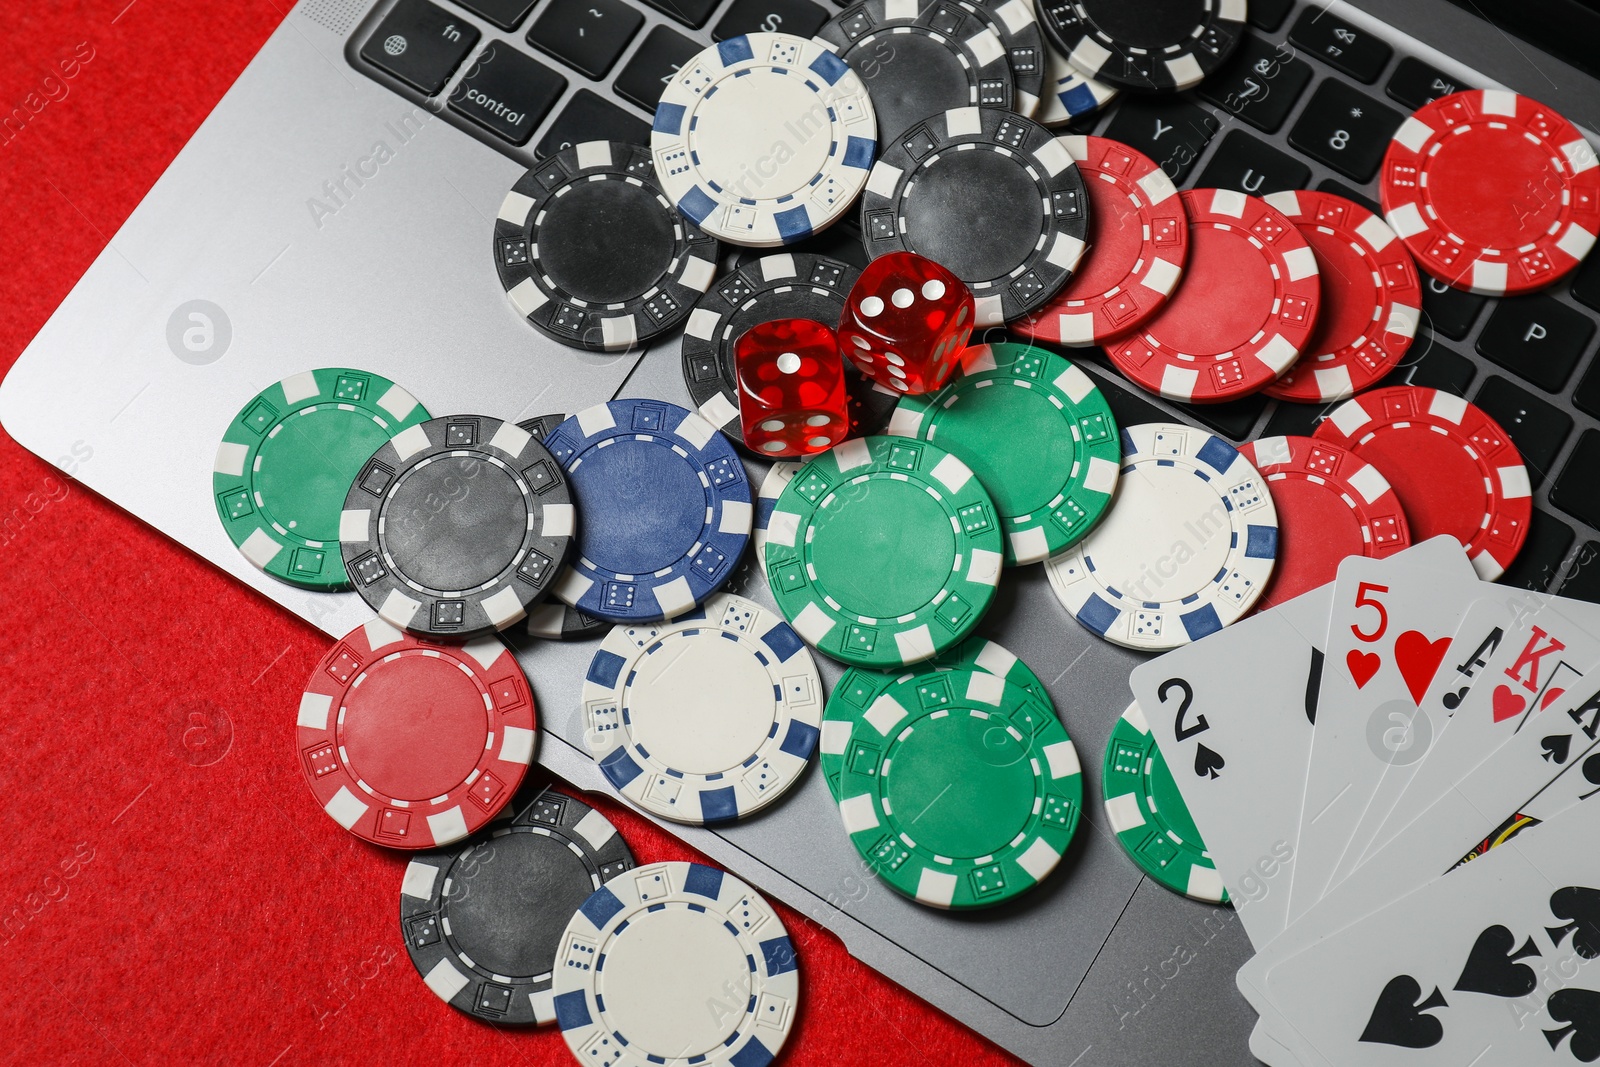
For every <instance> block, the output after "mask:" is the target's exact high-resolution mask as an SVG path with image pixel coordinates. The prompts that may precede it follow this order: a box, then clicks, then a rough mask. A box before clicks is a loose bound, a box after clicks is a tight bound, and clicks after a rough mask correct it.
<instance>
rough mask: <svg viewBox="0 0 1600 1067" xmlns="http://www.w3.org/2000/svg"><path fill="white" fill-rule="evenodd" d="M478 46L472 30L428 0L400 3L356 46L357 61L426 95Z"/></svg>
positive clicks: (412, 0)
mask: <svg viewBox="0 0 1600 1067" xmlns="http://www.w3.org/2000/svg"><path fill="white" fill-rule="evenodd" d="M477 43H478V29H477V27H475V26H473V25H472V24H471V23H470V22H467V21H465V20H463V19H459V18H456V17H455V16H453V15H451V14H450V12H448V11H446V10H445V9H444V8H442V7H439V6H438V5H436V4H430V3H428V0H400V2H399V3H398V4H396V5H394V10H393V11H390V12H389V14H388V16H387V17H386V18H385V19H384V20H383V21H382V22H380V23H378V28H377V29H376V30H373V31H372V36H371V37H368V38H367V43H366V44H364V45H362V46H361V58H362V59H364V60H366V61H367V62H368V63H371V64H372V65H373V66H375V67H381V68H382V69H383V70H386V71H388V72H389V73H390V74H392V75H394V76H395V77H396V78H399V79H400V80H401V81H403V82H405V83H406V84H407V85H409V86H411V87H412V88H413V89H416V90H418V91H420V92H423V93H426V94H427V95H429V96H432V95H433V94H434V93H436V92H438V91H439V90H440V89H442V88H444V83H445V82H447V81H449V80H450V75H451V74H452V73H453V72H454V71H455V69H456V68H457V67H458V66H460V65H461V61H462V60H463V59H465V58H466V57H467V53H468V52H470V51H472V46H473V45H475V44H477Z"/></svg>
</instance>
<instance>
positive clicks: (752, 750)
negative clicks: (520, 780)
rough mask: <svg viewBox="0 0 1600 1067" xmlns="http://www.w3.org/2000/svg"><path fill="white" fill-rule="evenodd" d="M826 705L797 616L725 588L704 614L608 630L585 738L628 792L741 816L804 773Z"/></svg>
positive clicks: (589, 690) (683, 818)
mask: <svg viewBox="0 0 1600 1067" xmlns="http://www.w3.org/2000/svg"><path fill="white" fill-rule="evenodd" d="M711 679H715V682H714V684H711V685H708V684H707V683H708V680H711ZM822 704H823V696H822V678H821V676H820V675H819V674H818V673H817V665H816V663H815V661H813V660H812V658H811V652H810V651H809V650H808V649H807V648H806V646H805V644H804V643H803V642H802V641H801V640H800V638H799V637H798V636H796V635H795V632H794V631H793V630H792V629H790V627H789V624H788V623H786V622H784V621H783V620H782V619H780V618H778V617H777V616H776V615H775V614H773V613H772V612H770V611H768V610H767V609H765V608H763V607H761V606H760V605H759V604H756V603H754V602H753V601H750V600H746V599H744V598H743V597H737V596H733V595H731V594H728V593H720V594H718V595H716V596H713V597H711V598H709V599H708V600H707V601H706V602H705V603H704V604H702V605H701V607H700V609H699V610H698V611H696V612H694V613H693V616H692V617H680V618H678V619H675V620H673V621H672V622H671V623H668V624H655V625H649V624H646V625H640V626H626V625H624V626H617V627H615V628H614V629H613V630H612V631H611V633H609V634H608V635H606V638H605V640H604V641H602V642H601V644H600V648H599V650H598V651H596V652H595V654H594V659H593V660H591V661H590V663H589V670H588V673H587V674H586V675H585V676H584V681H583V720H584V734H583V737H584V743H585V744H587V745H588V747H589V751H590V753H591V754H593V756H594V758H595V762H596V763H598V764H599V766H600V770H601V771H602V772H603V773H604V774H605V776H606V778H607V780H609V781H610V782H611V784H612V786H614V787H615V788H616V790H617V792H619V793H621V794H622V795H623V796H624V797H626V798H627V799H629V800H631V801H632V802H633V803H635V804H637V805H638V806H639V807H641V808H643V809H644V810H646V811H648V812H650V813H651V814H653V815H659V816H661V817H662V818H664V819H671V820H672V821H674V822H681V823H689V824H691V825H697V826H698V825H707V824H711V823H723V822H731V821H732V820H734V819H738V818H742V817H743V816H746V815H749V814H751V813H752V812H755V811H759V810H761V809H762V808H764V807H766V806H767V805H768V804H771V803H772V802H773V801H774V800H776V799H777V798H778V797H780V796H782V795H783V794H784V793H785V792H787V791H788V790H789V788H790V787H791V786H793V785H794V784H795V782H797V781H798V780H799V778H800V775H801V774H802V773H803V772H804V771H805V769H806V765H807V764H809V763H810V762H811V757H812V755H813V754H814V753H815V752H816V748H817V728H818V724H819V723H820V722H821V721H822Z"/></svg>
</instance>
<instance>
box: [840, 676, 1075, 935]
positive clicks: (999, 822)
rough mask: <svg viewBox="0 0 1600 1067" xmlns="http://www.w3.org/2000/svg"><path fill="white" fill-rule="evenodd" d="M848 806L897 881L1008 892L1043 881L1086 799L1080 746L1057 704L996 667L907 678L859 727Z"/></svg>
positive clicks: (964, 898) (945, 894) (980, 904)
mask: <svg viewBox="0 0 1600 1067" xmlns="http://www.w3.org/2000/svg"><path fill="white" fill-rule="evenodd" d="M839 797H840V800H839V816H840V818H841V819H842V820H843V822H844V828H845V832H846V833H848V834H849V835H850V841H851V843H852V844H854V845H855V846H856V850H857V851H858V852H860V853H861V856H862V858H864V859H865V860H866V861H867V864H868V865H869V866H870V867H871V868H872V870H873V872H874V873H876V874H877V875H878V877H879V878H880V879H882V880H883V881H884V882H886V883H887V884H888V885H889V886H890V887H891V888H893V889H895V890H896V891H898V892H900V893H903V894H904V895H906V896H908V897H910V898H912V899H913V900H916V901H917V902H919V903H921V904H926V905H929V906H931V907H936V908H951V909H971V908H984V907H990V906H993V905H995V904H999V903H1001V902H1003V901H1006V900H1011V899H1014V898H1015V897H1017V896H1019V895H1021V894H1022V893H1025V892H1027V891H1028V890H1029V889H1032V888H1033V887H1034V886H1035V885H1037V884H1038V883H1040V882H1042V881H1043V880H1044V879H1045V878H1046V877H1047V876H1048V875H1049V874H1050V872H1051V871H1053V870H1054V869H1055V868H1056V865H1057V864H1059V863H1060V862H1061V856H1062V854H1063V853H1064V852H1065V851H1066V849H1067V845H1068V844H1069V843H1070V842H1071V841H1072V835H1073V832H1074V831H1075V830H1076V829H1077V827H1078V818H1079V815H1080V813H1081V811H1082V808H1083V776H1082V774H1081V772H1080V770H1079V766H1078V753H1077V750H1076V749H1075V748H1074V747H1073V745H1072V741H1071V739H1069V738H1068V737H1067V731H1066V730H1065V729H1064V728H1063V727H1062V725H1061V722H1060V720H1058V719H1057V718H1056V717H1055V715H1054V714H1053V713H1051V712H1050V711H1049V710H1048V709H1047V708H1045V707H1044V706H1043V705H1042V704H1040V703H1039V701H1038V700H1036V699H1035V698H1034V697H1032V696H1030V695H1029V694H1028V693H1027V692H1026V691H1025V690H1023V689H1021V688H1020V687H1018V686H1014V685H1011V684H1009V683H1007V682H1004V681H1002V680H1001V679H998V678H995V677H994V676H992V675H989V674H985V673H983V672H981V671H973V670H965V669H960V670H950V671H941V672H933V673H926V674H920V675H915V676H912V677H908V678H902V679H899V680H897V681H895V682H894V683H892V684H891V685H889V687H888V688H887V689H885V690H884V691H883V693H882V694H881V695H880V696H879V697H878V698H877V699H876V700H874V701H873V703H872V706H871V707H870V708H868V709H867V710H866V712H864V713H863V714H862V716H861V718H860V719H859V720H857V722H856V724H855V727H854V729H853V730H852V731H851V734H850V742H849V747H848V751H847V752H846V753H845V756H844V758H843V760H842V761H841V763H840V769H839Z"/></svg>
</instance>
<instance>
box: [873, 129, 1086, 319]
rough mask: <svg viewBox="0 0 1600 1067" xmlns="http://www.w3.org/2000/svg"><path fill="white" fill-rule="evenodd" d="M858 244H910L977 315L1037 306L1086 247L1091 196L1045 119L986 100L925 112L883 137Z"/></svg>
mask: <svg viewBox="0 0 1600 1067" xmlns="http://www.w3.org/2000/svg"><path fill="white" fill-rule="evenodd" d="M861 232H862V234H863V235H864V236H863V240H864V241H865V242H866V246H867V254H868V255H870V256H872V257H873V258H874V259H876V258H877V257H878V256H881V255H884V254H885V253H888V252H916V253H917V254H919V255H923V256H926V257H928V258H929V259H931V260H933V261H934V262H936V263H940V264H942V265H943V266H944V267H946V268H947V269H949V270H950V271H952V272H954V273H955V275H956V276H957V277H958V278H960V279H961V280H962V281H963V282H965V283H966V284H967V288H969V289H971V290H972V299H973V301H974V304H975V305H976V318H975V320H974V321H975V322H976V324H977V325H979V326H994V325H997V324H999V323H1001V322H1009V321H1011V320H1012V319H1018V318H1021V317H1022V316H1024V315H1026V314H1028V313H1029V312H1030V311H1033V310H1035V309H1037V308H1039V307H1041V306H1042V305H1043V304H1044V303H1045V302H1046V301H1048V300H1049V299H1050V298H1051V297H1052V296H1054V295H1055V294H1056V293H1057V292H1058V291H1059V290H1060V289H1061V287H1062V285H1064V284H1065V283H1066V280H1067V278H1068V277H1069V276H1071V274H1072V272H1073V271H1074V270H1076V269H1077V266H1078V261H1079V260H1080V259H1081V258H1082V257H1083V253H1084V248H1085V245H1084V238H1085V237H1087V236H1088V232H1089V206H1088V198H1087V194H1086V192H1085V191H1084V187H1083V177H1082V176H1081V175H1080V174H1079V173H1078V167H1077V165H1076V164H1075V163H1074V162H1073V160H1072V156H1071V155H1070V154H1069V153H1068V152H1067V150H1066V148H1064V147H1063V146H1062V145H1061V144H1060V142H1058V141H1057V140H1056V139H1055V137H1054V136H1053V135H1052V134H1051V133H1050V131H1049V130H1047V129H1045V128H1044V127H1043V126H1040V125H1039V124H1038V123H1036V122H1034V121H1033V120H1031V119H1025V118H1022V117H1021V116H1020V115H1014V114H1011V113H1009V112H1005V111H1000V110H998V109H995V108H976V107H963V108H956V109H955V110H953V111H946V112H944V113H942V114H938V115H933V116H930V117H929V118H927V119H926V120H925V121H923V122H921V123H918V124H917V125H916V126H915V127H913V128H912V129H910V130H907V131H905V132H904V133H903V134H901V135H900V138H899V139H898V140H897V141H895V142H894V143H892V144H889V145H887V146H886V147H885V149H884V152H883V156H882V158H881V159H879V160H878V162H877V164H876V165H875V166H874V167H873V168H872V176H871V177H870V178H869V179H868V180H867V190H866V193H865V195H863V197H862V199H861Z"/></svg>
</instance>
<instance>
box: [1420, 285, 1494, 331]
mask: <svg viewBox="0 0 1600 1067" xmlns="http://www.w3.org/2000/svg"><path fill="white" fill-rule="evenodd" d="M1419 273H1420V274H1421V276H1422V321H1423V322H1425V323H1427V324H1428V325H1429V326H1430V327H1432V328H1433V330H1434V331H1435V332H1437V333H1442V334H1444V335H1445V336H1446V337H1448V338H1450V339H1451V340H1452V341H1460V340H1462V339H1463V338H1465V337H1466V336H1467V334H1469V333H1471V332H1472V324H1473V323H1475V322H1477V321H1478V314H1479V313H1480V312H1482V311H1483V305H1485V304H1487V303H1488V302H1489V298H1488V297H1486V296H1479V295H1478V294H1477V293H1469V292H1466V291H1464V290H1461V289H1457V288H1456V287H1455V286H1452V285H1446V284H1445V283H1444V282H1441V281H1440V280H1439V279H1438V278H1435V277H1432V276H1431V275H1429V274H1428V272H1427V271H1420V272H1419Z"/></svg>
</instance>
